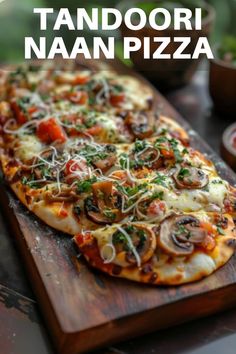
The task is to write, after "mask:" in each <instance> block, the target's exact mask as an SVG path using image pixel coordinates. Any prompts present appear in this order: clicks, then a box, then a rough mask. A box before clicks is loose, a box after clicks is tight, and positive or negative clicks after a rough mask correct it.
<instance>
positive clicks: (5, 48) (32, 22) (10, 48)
mask: <svg viewBox="0 0 236 354" xmlns="http://www.w3.org/2000/svg"><path fill="white" fill-rule="evenodd" d="M176 1H177V0H176ZM189 1H190V2H192V0H189ZM117 2H118V1H117V0H100V1H92V0H91V1H89V0H87V1H77V0H67V1H63V0H54V1H53V0H33V1H31V0H20V1H19V0H0V45H1V47H0V61H1V62H7V63H8V62H17V61H20V60H22V59H23V58H24V37H25V36H33V37H34V38H35V39H37V38H38V37H39V36H45V35H46V36H47V38H48V39H49V42H51V41H50V38H51V39H52V37H53V36H56V35H57V36H63V37H65V40H66V42H67V44H68V49H69V48H70V47H71V46H72V45H73V42H74V40H75V37H76V36H80V35H82V34H81V33H78V32H77V31H72V32H68V31H67V33H65V32H66V31H64V33H60V32H59V33H55V32H54V33H53V32H52V31H51V30H50V28H52V26H53V23H54V19H55V15H52V16H51V21H50V22H51V27H50V26H49V30H48V31H47V33H43V32H40V31H39V21H38V15H34V14H33V8H34V7H53V8H54V9H57V8H60V7H68V8H70V10H71V11H72V12H75V9H76V8H77V7H87V8H88V9H91V7H92V6H95V7H106V6H107V7H112V6H115V5H116V3H117ZM206 2H208V3H210V4H211V5H213V6H214V7H215V9H216V14H217V17H216V23H215V28H214V32H213V34H212V38H211V42H212V44H213V45H214V43H217V42H219V41H220V40H221V39H222V38H223V37H224V36H226V35H233V36H234V37H236V21H235V18H236V0H208V1H206ZM83 35H85V36H86V37H87V39H88V43H89V39H90V40H91V33H90V32H89V31H85V33H83ZM99 35H105V36H106V33H104V32H102V33H100V34H99ZM115 35H116V36H119V33H115ZM119 50H120V48H119V45H118V48H117V51H118V53H119Z"/></svg>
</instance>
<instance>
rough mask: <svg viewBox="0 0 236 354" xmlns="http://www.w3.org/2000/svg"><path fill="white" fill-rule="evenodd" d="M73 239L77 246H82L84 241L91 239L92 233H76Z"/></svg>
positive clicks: (87, 241)
mask: <svg viewBox="0 0 236 354" xmlns="http://www.w3.org/2000/svg"><path fill="white" fill-rule="evenodd" d="M75 240H76V243H77V245H78V246H82V245H84V244H85V243H89V242H91V241H92V240H93V238H92V235H91V234H90V233H89V232H86V233H84V234H77V235H75Z"/></svg>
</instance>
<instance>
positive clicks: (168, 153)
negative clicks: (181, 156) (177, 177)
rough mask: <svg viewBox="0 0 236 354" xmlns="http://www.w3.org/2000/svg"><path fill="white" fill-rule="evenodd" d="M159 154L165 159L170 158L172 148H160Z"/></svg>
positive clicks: (172, 154)
mask: <svg viewBox="0 0 236 354" xmlns="http://www.w3.org/2000/svg"><path fill="white" fill-rule="evenodd" d="M161 154H162V155H163V156H164V157H165V158H167V159H171V158H173V157H174V152H173V150H169V149H161Z"/></svg>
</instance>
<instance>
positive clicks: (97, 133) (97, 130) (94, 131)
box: [86, 125, 102, 135]
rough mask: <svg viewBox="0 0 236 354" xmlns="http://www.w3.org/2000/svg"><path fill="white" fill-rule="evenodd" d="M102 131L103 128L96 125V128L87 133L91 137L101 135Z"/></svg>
mask: <svg viewBox="0 0 236 354" xmlns="http://www.w3.org/2000/svg"><path fill="white" fill-rule="evenodd" d="M101 131H102V127H101V126H99V125H95V126H94V127H91V128H88V129H87V130H86V133H88V134H90V135H99V134H100V133H101Z"/></svg>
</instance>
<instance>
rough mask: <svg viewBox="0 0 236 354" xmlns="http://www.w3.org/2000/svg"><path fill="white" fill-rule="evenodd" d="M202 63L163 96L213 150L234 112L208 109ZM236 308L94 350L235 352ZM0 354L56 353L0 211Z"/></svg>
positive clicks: (112, 353)
mask: <svg viewBox="0 0 236 354" xmlns="http://www.w3.org/2000/svg"><path fill="white" fill-rule="evenodd" d="M207 80H208V72H207V69H206V68H205V65H203V67H202V70H199V71H198V72H197V74H196V75H195V77H194V79H193V81H192V83H191V84H190V85H188V86H186V87H184V88H182V89H178V90H175V91H173V92H171V93H169V94H168V95H166V96H167V98H168V99H169V101H170V102H171V103H172V104H173V106H175V108H176V109H177V110H178V111H179V112H180V113H181V114H182V116H183V117H184V118H185V119H186V120H188V121H189V122H190V124H191V125H192V127H193V128H194V129H195V130H196V131H198V132H199V134H200V135H201V136H202V137H203V138H204V139H205V140H206V141H207V142H208V143H209V144H210V145H211V146H212V147H213V148H214V150H215V151H218V150H219V144H220V138H221V134H222V132H223V130H224V129H225V127H226V126H227V125H229V124H230V123H231V122H232V121H233V120H234V118H235V117H228V118H226V117H219V116H218V115H217V114H216V113H215V112H214V111H213V109H212V104H211V100H210V98H209V94H208V89H207ZM235 348H236V309H235V310H231V311H227V312H225V313H222V314H218V315H215V316H211V317H209V318H205V319H202V320H198V321H194V322H191V323H187V324H184V325H181V326H178V327H174V328H170V329H168V330H164V331H159V332H156V333H153V334H149V335H146V336H144V337H139V338H137V339H133V340H130V341H128V342H125V343H120V344H116V345H114V346H113V347H110V348H106V349H103V350H100V351H99V352H97V353H99V354H100V353H101V354H102V353H104V354H155V353H158V354H159V353H164V354H166V353H168V354H179V353H187V354H190V353H191V354H208V353H209V354H212V353H214V354H218V353H219V354H222V353H224V354H231V353H232V354H235V352H236V349H235ZM0 353H1V354H33V353H34V354H56V352H55V350H54V348H53V347H52V344H51V342H50V338H49V336H48V333H47V324H46V323H45V322H44V320H43V318H42V317H41V314H40V312H39V310H38V306H37V302H36V300H35V296H34V294H33V292H32V290H31V287H30V284H29V283H28V281H27V276H26V273H25V270H24V269H23V266H22V262H21V259H20V257H19V255H18V252H17V249H15V246H14V235H11V234H10V232H9V230H8V225H7V223H6V222H5V220H4V219H3V216H2V215H1V214H0Z"/></svg>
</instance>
